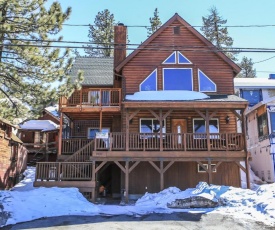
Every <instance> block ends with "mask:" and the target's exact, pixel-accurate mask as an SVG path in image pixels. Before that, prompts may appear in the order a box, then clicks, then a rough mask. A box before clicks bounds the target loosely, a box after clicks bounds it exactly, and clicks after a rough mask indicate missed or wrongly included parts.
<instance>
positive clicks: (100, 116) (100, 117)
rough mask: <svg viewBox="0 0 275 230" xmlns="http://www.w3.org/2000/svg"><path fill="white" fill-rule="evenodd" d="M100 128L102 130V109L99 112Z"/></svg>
mask: <svg viewBox="0 0 275 230" xmlns="http://www.w3.org/2000/svg"><path fill="white" fill-rule="evenodd" d="M99 130H100V132H101V131H102V110H100V112H99Z"/></svg>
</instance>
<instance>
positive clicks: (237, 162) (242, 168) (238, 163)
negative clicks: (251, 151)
mask: <svg viewBox="0 0 275 230" xmlns="http://www.w3.org/2000/svg"><path fill="white" fill-rule="evenodd" d="M235 163H236V164H237V165H238V166H239V168H240V169H241V170H243V172H244V173H246V168H245V167H243V166H242V165H241V164H240V162H239V161H235Z"/></svg>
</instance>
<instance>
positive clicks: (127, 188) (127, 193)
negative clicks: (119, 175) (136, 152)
mask: <svg viewBox="0 0 275 230" xmlns="http://www.w3.org/2000/svg"><path fill="white" fill-rule="evenodd" d="M125 192H126V196H125V202H126V203H128V202H129V161H126V162H125Z"/></svg>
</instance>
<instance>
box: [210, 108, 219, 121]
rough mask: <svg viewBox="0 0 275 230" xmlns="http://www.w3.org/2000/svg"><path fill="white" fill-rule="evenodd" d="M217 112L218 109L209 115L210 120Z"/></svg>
mask: <svg viewBox="0 0 275 230" xmlns="http://www.w3.org/2000/svg"><path fill="white" fill-rule="evenodd" d="M216 114H217V110H215V111H214V112H213V113H211V114H210V115H209V120H211V119H212V118H213V117H214V116H215V115H216Z"/></svg>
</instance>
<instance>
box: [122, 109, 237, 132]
mask: <svg viewBox="0 0 275 230" xmlns="http://www.w3.org/2000/svg"><path fill="white" fill-rule="evenodd" d="M155 112H156V113H157V114H158V111H157V110H155ZM165 112H167V111H163V114H164V113H165ZM130 113H132V112H131V111H130ZM210 113H211V112H210ZM227 115H229V117H230V121H229V123H228V124H227V123H226V121H225V118H226V116H227ZM140 118H154V116H153V115H152V114H151V113H150V112H149V111H146V110H141V111H140V112H139V113H138V114H137V115H136V116H135V117H134V118H133V119H132V121H131V124H130V133H131V132H139V126H140ZM173 118H181V119H186V120H187V132H188V133H193V119H194V118H201V117H200V116H199V114H197V113H196V112H195V111H180V110H175V111H173V112H172V113H171V115H170V116H168V117H167V119H166V133H171V132H172V130H171V119H173ZM216 118H218V119H219V131H220V132H222V133H224V132H236V126H237V124H236V118H235V116H234V115H233V114H232V112H230V111H220V112H218V113H217V114H216V116H214V119H216ZM124 121H125V119H124ZM123 126H124V127H125V122H123Z"/></svg>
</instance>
